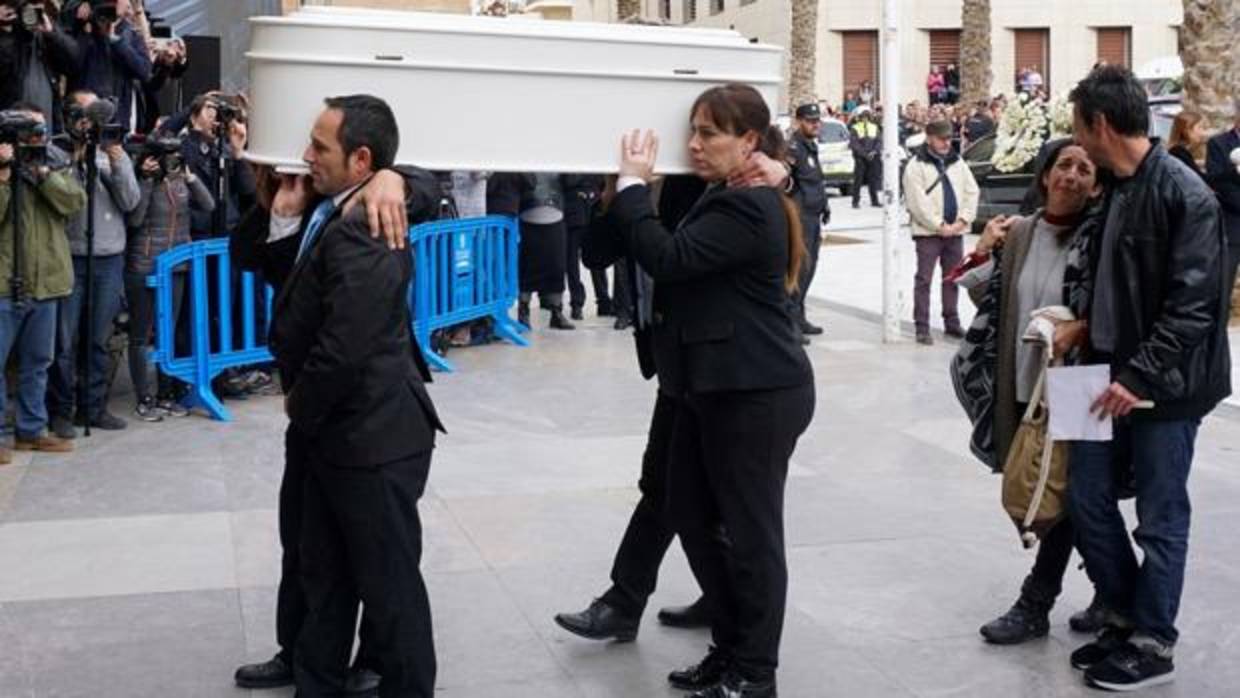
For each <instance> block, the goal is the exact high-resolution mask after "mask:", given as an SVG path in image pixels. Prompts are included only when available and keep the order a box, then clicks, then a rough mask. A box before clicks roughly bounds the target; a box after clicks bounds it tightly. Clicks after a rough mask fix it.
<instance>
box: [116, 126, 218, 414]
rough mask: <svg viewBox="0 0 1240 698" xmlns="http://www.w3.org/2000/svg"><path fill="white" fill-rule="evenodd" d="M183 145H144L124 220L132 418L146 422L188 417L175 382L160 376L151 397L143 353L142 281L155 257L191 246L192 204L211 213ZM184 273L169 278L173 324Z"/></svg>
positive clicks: (147, 293)
mask: <svg viewBox="0 0 1240 698" xmlns="http://www.w3.org/2000/svg"><path fill="white" fill-rule="evenodd" d="M181 148H182V143H181V141H180V139H176V138H162V139H156V140H152V141H148V142H147V143H146V145H145V146H144V150H143V153H142V155H141V156H139V163H140V165H139V168H140V172H141V175H142V180H141V183H140V185H139V188H140V189H141V192H142V193H141V196H140V198H139V200H138V207H137V208H136V209H134V212H133V213H132V214H130V216H129V223H130V225H131V226H132V227H131V231H132V237H131V238H130V240H129V247H128V252H127V254H126V255H125V299H126V301H127V302H128V303H129V352H128V354H129V376H130V379H131V380H132V381H133V387H134V395H135V396H136V398H137V404H136V405H135V407H134V414H135V415H136V416H137V417H138V418H139V419H141V420H143V421H145V422H158V421H161V420H162V419H163V418H164V417H185V416H187V415H188V414H189V411H188V410H186V409H185V407H183V406H182V405H181V404H180V403H179V402H177V400H176V396H175V393H174V383H173V381H174V379H172V378H171V377H169V376H165V375H164V374H163V372H159V379H158V390H159V392H158V394H152V392H151V389H150V380H149V378H148V370H149V366H148V362H147V359H146V347H147V343H148V341H149V339H150V336H151V329H152V328H153V327H154V324H155V290H154V289H152V288H148V287H147V285H146V277H147V276H148V275H149V274H151V273H153V272H154V270H155V258H156V257H158V256H159V255H160V254H162V253H164V252H166V251H168V250H170V249H172V248H174V247H176V246H178V245H185V244H188V243H189V242H190V233H189V221H190V207H191V202H192V205H193V206H194V207H197V208H198V209H200V210H204V211H207V212H210V211H211V210H212V209H213V208H214V207H215V202H214V200H212V198H211V193H210V192H208V191H207V187H206V185H205V184H203V182H202V180H201V179H199V178H198V177H197V175H195V174H194V173H193V172H190V171H189V170H187V169H186V168H185V165H184V161H183V160H182V158H181ZM187 271H188V270H187V269H178V270H177V271H176V272H175V273H174V274H173V275H172V312H173V320H172V323H173V325H174V326H175V325H176V324H177V322H178V320H179V318H180V313H181V307H182V305H183V302H182V299H183V298H184V296H185V276H186V272H187Z"/></svg>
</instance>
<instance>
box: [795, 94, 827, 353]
mask: <svg viewBox="0 0 1240 698" xmlns="http://www.w3.org/2000/svg"><path fill="white" fill-rule="evenodd" d="M821 130H822V111H821V110H820V109H819V107H818V103H817V102H810V103H808V104H802V105H801V106H799V107H797V110H796V128H794V129H793V132H792V137H791V138H789V143H788V164H789V165H790V166H791V168H792V170H791V175H792V196H793V198H794V199H796V202H797V204H798V205H800V207H801V228H802V229H803V230H804V231H805V246H806V247H807V248H809V257H808V258H806V260H805V265H804V266H803V267H801V285H800V288H799V289H798V290H797V295H796V298H795V299H794V300H795V302H796V312H797V322H798V323H799V324H800V326H801V334H802V335H815V334H822V328H821V327H818V326H817V325H814V324H811V323H810V321H809V320H808V319H807V318H806V317H805V294H806V293H808V292H809V285H810V283H812V282H813V280H814V272H815V271H816V270H817V268H818V251H819V249H821V247H822V227H823V226H825V225H826V224H827V223H828V222H829V221H830V220H831V205H830V204H829V203H828V202H827V192H826V188H825V183H824V182H823V177H822V165H821V163H819V162H818V133H819V132H820V131H821Z"/></svg>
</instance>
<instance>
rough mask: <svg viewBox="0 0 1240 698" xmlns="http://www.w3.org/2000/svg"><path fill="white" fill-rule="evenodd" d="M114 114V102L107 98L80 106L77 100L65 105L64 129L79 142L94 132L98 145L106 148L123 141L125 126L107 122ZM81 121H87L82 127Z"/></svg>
mask: <svg viewBox="0 0 1240 698" xmlns="http://www.w3.org/2000/svg"><path fill="white" fill-rule="evenodd" d="M115 114H116V104H115V103H113V102H112V101H111V100H108V99H99V100H96V101H95V102H93V103H91V104H90V105H89V106H85V107H83V106H81V105H80V104H78V103H77V102H70V103H68V104H66V105H65V131H67V132H68V133H69V135H70V136H72V137H73V140H74V141H76V142H78V143H81V142H83V141H86V140H88V139H89V138H90V137H91V136H92V134H95V135H96V137H97V139H98V143H99V145H100V146H102V147H104V148H107V147H110V146H113V145H116V144H118V143H121V142H123V141H124V138H125V127H124V126H122V125H121V124H114V123H109V122H111V121H112V117H113V116H114V115H115ZM82 121H87V122H88V123H87V124H86V128H85V129H82V128H80V126H81V125H82V123H81V122H82Z"/></svg>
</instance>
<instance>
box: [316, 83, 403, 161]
mask: <svg viewBox="0 0 1240 698" xmlns="http://www.w3.org/2000/svg"><path fill="white" fill-rule="evenodd" d="M324 103H325V104H326V105H327V108H328V109H337V110H339V111H340V112H341V114H342V115H343V118H342V119H341V121H340V132H339V134H337V135H338V137H339V138H340V146H341V147H342V148H343V149H344V156H345V158H348V157H349V156H350V155H352V154H353V153H355V152H357V150H358V149H359V148H369V149H370V160H371V169H372V170H374V171H375V172H378V171H379V170H382V169H384V168H387V167H391V166H392V164H393V163H394V162H396V151H397V150H398V149H399V148H400V131H399V129H398V128H397V126H396V115H395V114H393V113H392V108H391V107H389V106H388V104H387V102H385V101H383V100H382V99H379V98H378V97H373V96H371V95H347V96H344V97H329V98H327V99H326V100H324Z"/></svg>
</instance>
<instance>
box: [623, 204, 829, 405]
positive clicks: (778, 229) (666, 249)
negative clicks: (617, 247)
mask: <svg viewBox="0 0 1240 698" xmlns="http://www.w3.org/2000/svg"><path fill="white" fill-rule="evenodd" d="M607 216H608V218H610V219H611V225H612V226H613V229H614V230H615V231H616V233H617V234H618V235H619V237H620V240H621V241H622V245H623V247H624V249H625V250H627V254H628V256H630V257H631V258H632V259H634V260H636V261H637V262H638V263H639V264H640V265H641V267H642V268H643V269H644V270H645V271H646V272H647V273H648V274H650V276H652V277H653V278H654V280H655V293H654V299H653V305H654V317H653V327H652V331H651V344H652V349H653V354H654V364H655V366H656V367H657V369H658V376H659V386H660V389H661V390H663V391H664V392H666V393H669V394H672V395H682V394H685V393H709V392H718V391H732V390H763V389H773V388H785V387H792V386H798V385H804V384H806V383H810V382H812V381H813V369H812V368H811V366H810V363H809V359H808V357H807V356H806V355H805V350H804V349H803V348H802V347H801V342H800V337H799V335H798V333H797V330H796V327H795V325H794V322H793V318H792V315H791V313H790V312H789V307H790V304H789V302H788V301H789V296H788V292H787V291H786V290H785V288H784V272H785V268H786V267H787V263H788V228H787V219H786V214H785V213H784V208H783V204H782V202H781V201H780V194H779V193H778V192H776V191H775V190H774V189H770V188H765V187H764V188H758V189H724V188H719V189H714V190H710V191H708V192H707V193H706V194H705V195H703V197H702V199H701V200H700V201H698V202H697V204H696V205H695V206H694V207H693V209H692V210H690V211H689V212H688V214H687V215H686V216H685V218H684V221H683V222H682V223H681V225H680V227H679V228H678V229H677V230H676V232H675V233H672V232H669V231H668V230H667V228H666V227H665V226H664V225H663V223H662V222H661V221H660V220H659V218H658V216H656V215H655V212H654V209H653V207H652V205H651V202H650V190H649V189H648V188H647V187H644V186H635V187H630V188H628V189H626V190H624V191H623V192H621V193H620V194H618V195H617V196H616V199H615V201H614V202H612V205H611V208H610V210H609V211H608V213H607Z"/></svg>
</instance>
